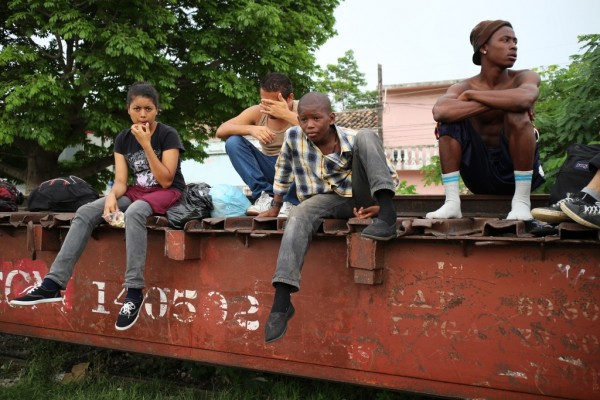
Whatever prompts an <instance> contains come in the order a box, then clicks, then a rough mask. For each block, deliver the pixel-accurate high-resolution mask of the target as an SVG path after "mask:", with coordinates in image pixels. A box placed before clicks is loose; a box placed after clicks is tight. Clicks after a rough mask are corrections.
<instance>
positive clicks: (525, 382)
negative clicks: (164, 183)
mask: <svg viewBox="0 0 600 400" xmlns="http://www.w3.org/2000/svg"><path fill="white" fill-rule="evenodd" d="M534 197H535V196H534ZM441 201H442V200H441V198H437V197H432V196H400V197H398V198H397V199H396V202H397V203H396V204H397V209H398V215H399V217H398V226H399V227H400V232H401V234H400V236H399V237H398V238H397V239H395V240H393V241H390V242H387V243H377V242H374V241H371V240H368V239H363V238H361V237H360V235H359V234H358V232H360V230H361V229H362V227H363V225H362V223H363V221H360V220H355V219H351V220H349V221H346V220H326V221H324V223H323V225H322V228H321V229H320V231H319V233H318V234H317V235H316V237H315V239H314V241H313V243H312V245H311V247H310V250H309V252H308V255H307V258H306V263H305V266H304V270H303V287H302V290H301V291H300V292H299V293H298V294H296V295H295V296H294V298H293V301H294V305H295V306H296V316H295V317H294V318H293V319H292V320H291V321H290V323H289V329H288V332H287V334H286V336H285V337H284V338H283V339H282V340H279V341H276V342H274V343H272V344H265V343H264V336H263V332H264V322H265V320H266V318H267V315H268V313H269V308H270V305H271V302H272V296H273V288H272V286H271V283H270V282H271V277H272V274H273V271H274V267H275V261H276V257H277V252H278V248H279V243H280V238H281V233H282V230H283V229H284V227H285V220H283V219H259V218H250V217H243V218H228V219H206V220H204V221H191V222H190V223H188V224H187V226H186V227H185V229H184V230H171V229H168V228H167V227H166V225H165V221H164V219H162V218H152V219H151V220H149V221H148V224H149V228H150V229H149V249H148V262H147V267H146V282H147V285H148V287H147V289H146V296H147V301H146V303H145V305H144V309H143V311H142V315H141V316H140V319H139V321H138V322H137V324H136V326H135V327H133V328H132V329H131V330H129V331H126V332H118V331H116V330H115V329H114V321H115V318H116V314H117V313H118V310H119V308H120V302H121V301H122V300H123V290H122V288H121V282H122V275H123V270H124V261H123V255H124V254H125V249H124V246H125V243H124V240H123V239H124V235H123V231H122V230H119V229H116V228H111V227H108V226H101V227H99V228H98V229H96V230H95V231H94V234H93V237H92V239H91V240H90V243H89V244H88V247H87V248H86V250H85V252H84V254H83V256H82V257H81V259H80V260H79V262H78V264H77V266H76V270H75V274H74V277H73V278H72V280H71V282H70V283H69V287H68V289H67V291H66V295H65V300H64V302H63V303H53V304H43V305H38V306H35V307H34V308H16V307H11V306H10V305H9V304H8V300H9V299H11V298H12V297H13V296H14V295H15V293H19V292H21V291H22V290H24V289H25V288H26V287H28V286H30V285H32V284H33V283H35V282H39V281H40V279H41V278H42V277H43V276H44V274H45V273H46V272H47V270H48V268H49V265H50V263H51V262H52V260H53V259H54V257H55V255H56V252H57V249H58V248H59V247H60V244H61V238H62V237H63V236H64V234H65V232H66V230H67V229H68V226H69V222H70V220H71V218H72V216H73V215H72V214H52V213H28V212H24V213H19V212H18V213H3V214H0V263H1V264H0V265H1V267H0V286H1V287H2V288H3V290H2V291H1V294H0V331H2V332H6V333H11V334H18V335H27V336H35V337H42V338H48V339H56V340H62V341H68V342H74V343H81V344H86V345H94V346H102V347H108V348H113V349H122V350H128V351H137V352H142V353H151V354H155V355H162V356H168V357H177V358H183V359H190V360H197V361H202V362H206V363H213V364H220V365H229V366H237V367H244V368H251V369H258V370H265V371H273V372H277V373H285V374H292V375H298V376H305V377H314V378H320V379H328V380H335V381H342V382H349V383H355V384H361V385H373V386H378V387H385V388H390V389H399V390H406V391H412V392H416V393H422V394H434V395H442V396H457V397H465V398H489V399H520V400H521V399H539V398H573V399H597V398H600V238H599V235H598V231H597V230H589V229H585V228H583V227H580V226H578V225H576V224H569V223H564V224H562V225H560V226H559V229H558V234H555V235H551V236H545V237H537V236H533V235H531V234H530V233H528V230H527V229H526V226H525V224H524V223H522V222H508V221H503V220H501V219H499V218H498V217H499V216H501V215H503V214H504V213H505V212H506V210H504V209H503V207H506V206H508V204H510V199H500V200H499V199H498V198H491V197H485V196H469V198H468V199H467V198H466V199H464V200H463V209H464V211H465V215H466V217H465V218H463V219H460V220H440V221H434V220H426V219H423V218H422V216H423V215H424V213H425V211H426V210H429V209H433V208H435V207H436V206H437V205H439V204H440V203H441ZM543 201H545V198H544V197H543V196H541V197H537V198H535V199H534V204H542V203H543ZM536 202H537V203H536ZM331 310H335V312H334V313H333V314H332V313H331Z"/></svg>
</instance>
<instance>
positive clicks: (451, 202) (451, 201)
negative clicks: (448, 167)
mask: <svg viewBox="0 0 600 400" xmlns="http://www.w3.org/2000/svg"><path fill="white" fill-rule="evenodd" d="M459 178H460V173H459V171H454V172H449V173H447V174H442V183H443V184H444V191H445V192H446V201H445V202H444V205H443V206H441V207H440V208H438V209H437V210H436V211H432V212H430V213H427V214H426V215H425V218H428V219H436V218H438V219H447V218H462V213H461V211H460V188H459V185H458V179H459Z"/></svg>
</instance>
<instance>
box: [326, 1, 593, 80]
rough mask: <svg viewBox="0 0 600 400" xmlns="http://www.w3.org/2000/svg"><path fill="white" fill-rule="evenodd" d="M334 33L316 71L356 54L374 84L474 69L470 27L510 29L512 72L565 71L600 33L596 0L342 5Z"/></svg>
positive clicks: (453, 74)
mask: <svg viewBox="0 0 600 400" xmlns="http://www.w3.org/2000/svg"><path fill="white" fill-rule="evenodd" d="M334 14H335V18H336V24H335V29H336V30H337V32H338V34H337V36H335V37H333V38H331V39H329V41H328V42H327V43H325V44H324V45H323V46H322V47H321V48H320V49H319V50H318V51H317V53H316V56H317V63H318V64H319V65H321V66H322V67H325V66H326V65H327V64H336V63H337V59H338V58H339V57H342V56H343V55H344V53H345V52H346V50H354V57H355V59H356V61H357V62H358V67H359V69H360V71H361V72H362V73H364V74H365V78H366V80H367V82H368V84H367V87H366V89H369V90H374V89H376V87H377V65H378V64H381V65H382V78H383V84H384V85H395V84H403V83H416V82H432V81H443V80H451V79H463V78H467V77H470V76H472V75H475V74H477V73H478V72H479V67H477V66H476V65H474V64H473V63H472V62H471V55H472V54H473V50H472V47H471V44H470V43H469V34H470V32H471V29H473V27H474V26H475V25H476V24H477V23H478V22H479V21H481V20H486V19H504V20H507V21H509V22H510V23H511V24H512V25H513V28H514V30H515V33H516V35H517V38H518V40H519V43H518V59H517V62H516V64H515V66H514V68H515V69H524V68H536V67H542V66H547V65H552V64H558V65H561V66H566V65H568V64H569V62H570V58H569V56H571V55H573V54H580V53H581V52H582V51H581V50H580V47H581V45H580V43H578V40H577V36H578V35H582V34H590V33H600V0H502V1H490V0H480V1H474V0H345V1H342V3H341V4H340V5H339V6H338V8H337V9H336V10H335V13H334Z"/></svg>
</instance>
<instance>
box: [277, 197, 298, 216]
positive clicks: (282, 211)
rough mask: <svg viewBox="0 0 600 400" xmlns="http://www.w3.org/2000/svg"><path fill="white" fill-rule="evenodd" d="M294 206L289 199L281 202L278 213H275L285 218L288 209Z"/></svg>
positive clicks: (288, 212) (290, 209)
mask: <svg viewBox="0 0 600 400" xmlns="http://www.w3.org/2000/svg"><path fill="white" fill-rule="evenodd" d="M294 207H295V206H294V205H293V204H292V203H290V202H289V201H286V202H284V203H283V205H282V206H281V209H280V210H279V214H277V217H278V218H287V217H288V215H289V214H290V211H292V208H294Z"/></svg>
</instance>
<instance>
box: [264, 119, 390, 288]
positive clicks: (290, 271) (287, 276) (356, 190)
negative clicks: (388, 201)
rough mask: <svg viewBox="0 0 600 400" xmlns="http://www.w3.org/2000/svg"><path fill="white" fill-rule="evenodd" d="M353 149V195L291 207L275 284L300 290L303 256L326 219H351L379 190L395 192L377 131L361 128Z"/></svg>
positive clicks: (324, 196)
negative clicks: (280, 283) (279, 283)
mask: <svg viewBox="0 0 600 400" xmlns="http://www.w3.org/2000/svg"><path fill="white" fill-rule="evenodd" d="M353 152H354V156H353V160H352V197H351V198H350V197H342V196H340V195H338V194H336V193H326V194H317V195H314V196H312V197H310V198H308V199H306V200H304V201H302V202H301V203H300V204H299V205H298V206H296V207H294V208H293V209H292V211H291V213H290V215H289V216H288V220H287V223H286V225H285V231H284V233H283V238H282V239H281V247H280V248H279V255H278V257H277V267H276V269H275V275H274V277H273V284H275V283H276V282H283V283H287V284H289V285H292V286H294V287H295V288H296V290H298V289H300V272H301V270H302V265H303V264H304V256H305V255H306V252H307V251H308V246H309V245H310V242H311V240H312V237H313V234H314V233H315V232H316V230H317V229H318V228H319V226H320V225H321V223H322V222H323V218H351V217H352V216H353V215H354V214H353V211H352V209H353V208H354V207H368V206H371V205H374V204H375V203H376V202H375V199H374V193H375V192H376V191H378V190H380V189H387V190H391V191H392V192H395V189H396V188H395V185H394V181H393V180H392V177H391V176H390V172H389V170H388V168H387V164H386V159H385V152H384V150H383V144H382V142H381V139H379V136H377V134H376V133H375V132H373V131H370V130H361V131H359V132H358V134H357V137H356V141H355V143H354V148H353Z"/></svg>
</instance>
